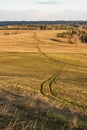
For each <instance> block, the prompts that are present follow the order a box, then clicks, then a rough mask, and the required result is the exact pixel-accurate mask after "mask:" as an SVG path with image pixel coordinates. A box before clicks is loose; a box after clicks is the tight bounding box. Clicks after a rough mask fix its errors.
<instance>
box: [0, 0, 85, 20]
mask: <svg viewBox="0 0 87 130" xmlns="http://www.w3.org/2000/svg"><path fill="white" fill-rule="evenodd" d="M5 20H18V21H19V20H27V21H28V20H29V21H31V20H34V21H35V20H87V0H0V21H5Z"/></svg>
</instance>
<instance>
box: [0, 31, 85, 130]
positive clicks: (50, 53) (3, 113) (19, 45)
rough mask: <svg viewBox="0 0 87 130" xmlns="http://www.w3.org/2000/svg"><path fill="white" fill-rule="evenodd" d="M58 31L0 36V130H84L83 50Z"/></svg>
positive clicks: (1, 33) (23, 32) (12, 33)
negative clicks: (61, 36) (59, 35)
mask: <svg viewBox="0 0 87 130" xmlns="http://www.w3.org/2000/svg"><path fill="white" fill-rule="evenodd" d="M62 31H66V30H62ZM62 31H61V30H60V31H13V30H11V31H10V30H8V31H7V33H8V32H9V35H4V33H6V31H0V129H1V130H87V45H86V44H81V43H75V44H69V43H68V39H67V38H66V39H64V38H58V37H57V33H58V32H62Z"/></svg>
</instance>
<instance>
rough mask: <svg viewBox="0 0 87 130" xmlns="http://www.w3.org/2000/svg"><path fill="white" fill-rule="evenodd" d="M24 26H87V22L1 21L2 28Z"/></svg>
mask: <svg viewBox="0 0 87 130" xmlns="http://www.w3.org/2000/svg"><path fill="white" fill-rule="evenodd" d="M22 24H70V25H75V24H87V21H0V26H6V25H22Z"/></svg>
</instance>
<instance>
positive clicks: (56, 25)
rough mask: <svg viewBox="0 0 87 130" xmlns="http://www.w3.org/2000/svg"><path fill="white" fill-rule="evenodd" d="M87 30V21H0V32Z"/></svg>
mask: <svg viewBox="0 0 87 130" xmlns="http://www.w3.org/2000/svg"><path fill="white" fill-rule="evenodd" d="M79 26H82V27H83V28H85V29H87V21H1V22H0V30H59V29H70V28H72V27H79Z"/></svg>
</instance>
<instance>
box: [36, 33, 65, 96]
mask: <svg viewBox="0 0 87 130" xmlns="http://www.w3.org/2000/svg"><path fill="white" fill-rule="evenodd" d="M34 39H35V40H36V41H37V42H38V43H37V49H38V52H40V53H41V55H43V56H44V57H46V58H47V59H48V60H51V61H53V62H54V63H57V64H58V62H57V61H56V60H54V59H53V58H51V57H49V56H47V55H46V54H45V53H44V52H42V50H41V48H40V47H39V44H40V43H41V41H40V40H39V39H37V37H36V33H34ZM59 63H61V62H59ZM64 66H65V63H61V65H60V67H59V68H58V70H57V71H56V73H54V74H53V75H52V76H51V77H50V78H49V79H47V80H46V81H44V82H43V83H42V84H41V86H40V92H41V94H43V95H45V93H44V92H43V88H44V86H45V84H47V83H49V84H48V86H49V90H50V93H51V94H52V95H53V96H55V94H54V93H53V90H52V84H53V83H54V82H55V81H56V79H58V77H59V76H60V74H61V73H62V71H63V68H64ZM45 96H46V95H45Z"/></svg>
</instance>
